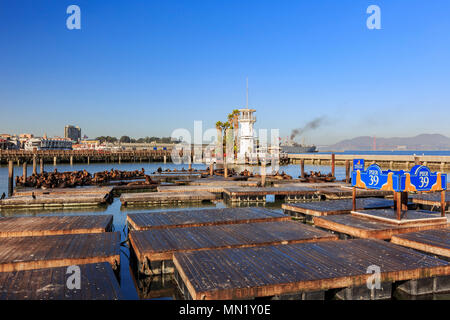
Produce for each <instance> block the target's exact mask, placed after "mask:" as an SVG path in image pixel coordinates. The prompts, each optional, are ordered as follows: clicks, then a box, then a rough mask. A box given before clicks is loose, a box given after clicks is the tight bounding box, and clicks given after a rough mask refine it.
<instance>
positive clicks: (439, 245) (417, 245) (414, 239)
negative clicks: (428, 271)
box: [391, 228, 450, 258]
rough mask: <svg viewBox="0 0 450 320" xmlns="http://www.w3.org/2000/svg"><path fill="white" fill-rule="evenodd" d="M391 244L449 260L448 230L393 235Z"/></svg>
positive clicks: (449, 232)
mask: <svg viewBox="0 0 450 320" xmlns="http://www.w3.org/2000/svg"><path fill="white" fill-rule="evenodd" d="M391 242H392V243H395V244H398V245H401V246H404V247H408V248H413V249H416V250H420V251H424V252H428V253H432V254H436V255H439V256H443V257H449V258H450V228H443V229H439V230H426V231H419V232H412V233H405V234H401V235H394V236H392V238H391Z"/></svg>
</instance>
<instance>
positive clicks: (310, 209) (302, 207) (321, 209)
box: [281, 198, 394, 217]
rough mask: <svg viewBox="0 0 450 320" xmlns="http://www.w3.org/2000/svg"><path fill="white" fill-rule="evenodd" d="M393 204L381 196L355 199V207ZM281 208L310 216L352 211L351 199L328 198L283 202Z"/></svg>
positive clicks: (363, 207)
mask: <svg viewBox="0 0 450 320" xmlns="http://www.w3.org/2000/svg"><path fill="white" fill-rule="evenodd" d="M393 206H394V201H393V200H387V199H381V198H360V199H356V208H357V209H375V208H390V207H393ZM281 208H282V209H284V210H285V211H286V212H288V213H290V214H291V213H300V214H303V215H311V216H317V217H320V216H328V215H333V214H344V213H350V211H352V200H351V199H342V200H329V201H317V202H301V203H283V204H282V205H281Z"/></svg>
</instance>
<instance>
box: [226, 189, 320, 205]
mask: <svg viewBox="0 0 450 320" xmlns="http://www.w3.org/2000/svg"><path fill="white" fill-rule="evenodd" d="M223 192H224V196H225V197H226V199H227V200H229V201H231V202H265V201H266V196H267V195H274V196H275V198H283V199H285V200H286V201H307V200H320V196H319V195H318V194H317V190H316V189H312V188H306V187H280V188H273V187H247V188H239V187H234V188H224V190H223Z"/></svg>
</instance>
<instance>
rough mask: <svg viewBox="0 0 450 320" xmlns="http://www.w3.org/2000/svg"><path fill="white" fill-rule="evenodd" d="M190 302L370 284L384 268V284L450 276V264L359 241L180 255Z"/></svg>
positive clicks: (181, 282) (178, 261)
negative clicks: (375, 272) (371, 269)
mask: <svg viewBox="0 0 450 320" xmlns="http://www.w3.org/2000/svg"><path fill="white" fill-rule="evenodd" d="M174 265H175V268H176V272H175V279H177V281H178V283H179V285H180V287H181V288H182V291H184V292H185V293H186V294H185V296H187V297H186V298H192V299H198V300H204V299H205V300H209V299H248V298H255V297H277V296H278V297H280V296H281V298H282V297H283V295H289V294H291V295H292V294H298V293H301V292H314V291H323V290H328V289H335V288H345V287H352V286H361V285H363V286H365V285H366V282H367V279H368V278H369V277H370V276H373V274H372V273H370V272H368V271H367V270H368V267H369V266H372V265H376V266H379V267H380V271H381V281H382V282H394V281H402V280H410V279H417V278H422V277H424V276H426V277H433V276H438V275H448V274H450V263H449V262H446V261H443V260H440V259H437V258H434V257H430V256H427V255H425V254H421V253H419V252H414V251H413V250H410V249H407V248H403V247H400V246H397V245H394V244H392V243H388V242H384V241H379V240H367V239H357V240H348V241H326V242H318V243H302V244H289V245H284V246H262V247H253V248H234V249H224V250H206V251H195V252H177V253H175V255H174Z"/></svg>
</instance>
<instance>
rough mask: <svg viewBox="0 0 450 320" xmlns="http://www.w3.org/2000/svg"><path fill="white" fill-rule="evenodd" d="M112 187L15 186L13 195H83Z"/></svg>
mask: <svg viewBox="0 0 450 320" xmlns="http://www.w3.org/2000/svg"><path fill="white" fill-rule="evenodd" d="M113 189H114V188H113V187H91V186H88V187H80V188H50V189H36V188H16V189H15V190H14V194H13V195H14V196H31V195H32V194H34V195H36V196H37V195H84V194H100V195H107V194H111V193H112V191H113Z"/></svg>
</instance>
